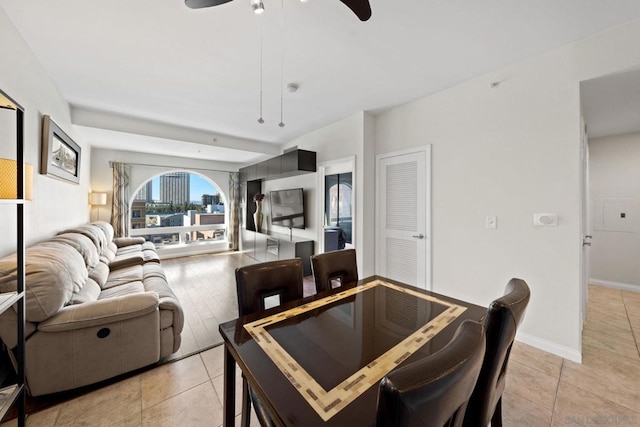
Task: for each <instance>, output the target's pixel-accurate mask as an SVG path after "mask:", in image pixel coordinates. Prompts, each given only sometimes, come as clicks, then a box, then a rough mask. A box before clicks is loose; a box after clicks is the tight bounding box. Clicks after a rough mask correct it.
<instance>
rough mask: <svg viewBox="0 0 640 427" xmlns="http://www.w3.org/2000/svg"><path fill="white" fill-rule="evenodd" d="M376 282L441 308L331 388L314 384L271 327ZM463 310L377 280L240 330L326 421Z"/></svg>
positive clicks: (299, 316) (294, 319)
mask: <svg viewBox="0 0 640 427" xmlns="http://www.w3.org/2000/svg"><path fill="white" fill-rule="evenodd" d="M380 286H382V287H386V288H388V289H390V290H393V291H397V292H401V293H403V294H410V295H412V296H414V297H417V298H421V299H424V300H427V301H430V302H431V303H434V304H436V305H441V306H442V311H441V312H440V313H439V314H438V315H437V316H435V317H433V318H432V319H431V320H430V321H428V322H427V323H426V324H424V325H421V326H419V327H418V328H417V329H416V330H415V332H413V333H411V334H410V335H408V336H407V337H406V338H404V339H403V340H402V341H400V342H399V343H397V344H395V345H394V346H393V347H391V348H390V349H388V350H387V351H386V352H384V353H383V354H381V355H379V356H377V357H376V358H375V359H373V360H371V361H369V362H368V363H367V364H366V365H365V366H363V367H362V368H361V369H359V370H357V371H356V372H354V373H353V374H351V375H350V376H348V377H347V378H346V379H344V380H343V381H341V382H340V383H338V384H337V385H335V386H329V387H326V384H325V386H323V385H321V384H320V382H319V381H317V380H316V378H314V376H313V375H312V374H310V373H309V372H308V370H307V369H305V368H304V367H303V366H302V365H301V364H300V363H299V362H298V361H297V360H296V359H295V358H294V357H293V356H292V355H291V354H290V353H289V352H288V351H287V350H286V348H285V346H283V345H281V343H280V342H279V341H278V338H277V335H276V334H275V332H274V331H273V328H274V327H277V326H278V324H279V323H281V322H285V321H288V322H296V321H297V320H298V318H301V317H303V315H304V314H305V313H307V312H310V311H313V310H318V309H321V308H323V307H326V306H329V305H331V304H332V303H337V302H339V300H342V299H345V298H349V297H353V296H354V295H356V294H358V293H361V292H366V291H368V290H372V289H374V288H377V287H380ZM466 309H467V308H466V307H464V306H461V305H457V304H454V303H452V302H449V301H445V300H442V299H439V298H436V297H434V296H431V295H427V294H425V293H422V292H417V291H414V290H412V289H410V288H407V287H401V286H397V285H395V284H393V283H389V282H386V281H383V280H379V279H377V280H373V281H371V282H369V283H366V284H364V285H362V286H356V287H353V288H350V289H347V290H345V291H343V292H339V293H336V294H333V295H330V296H328V297H325V298H322V299H318V300H314V301H311V302H308V303H306V304H303V305H300V306H297V307H294V308H291V309H289V310H287V311H283V312H281V313H277V314H274V315H271V316H269V317H264V318H261V319H258V320H256V321H253V322H251V323H247V324H245V325H244V328H245V330H246V331H247V332H248V333H249V334H250V335H251V337H252V338H253V340H254V341H255V342H256V343H257V344H258V345H259V346H260V348H262V350H264V352H265V353H266V354H267V355H268V356H269V358H270V359H271V360H272V361H273V363H274V364H275V365H276V366H277V368H278V369H279V370H280V371H281V372H282V374H283V375H284V376H285V377H286V378H287V379H288V380H289V382H290V383H291V384H292V385H293V387H294V388H295V389H296V390H297V391H298V392H299V393H300V395H301V396H302V397H303V398H304V400H306V401H307V402H308V403H309V405H310V406H311V407H312V408H313V409H314V410H315V411H316V413H317V414H318V415H319V416H320V417H321V418H322V419H323V420H324V421H327V420H329V419H330V418H331V417H333V416H334V415H336V414H337V413H339V412H340V411H341V410H342V409H344V408H345V407H346V406H348V405H349V404H350V403H351V402H353V401H354V400H355V399H356V398H358V397H359V396H360V395H361V394H362V393H363V392H364V391H366V390H367V389H369V388H370V387H372V386H374V385H376V384H378V383H379V382H380V380H381V379H382V378H383V377H384V376H385V375H387V374H388V373H389V372H391V371H392V370H393V369H395V368H396V367H397V366H398V365H400V364H401V363H402V362H403V361H405V360H406V359H407V358H409V357H410V356H411V355H412V354H414V353H415V352H416V351H418V350H419V349H420V348H421V347H423V346H424V345H425V344H426V343H428V342H429V341H430V340H431V339H432V338H433V337H434V336H436V335H437V334H438V333H439V332H441V331H442V330H443V329H444V328H445V327H447V326H448V325H449V324H451V323H452V322H453V321H455V320H456V319H457V318H458V317H459V316H460V315H461V314H462V313H464V312H465V310H466Z"/></svg>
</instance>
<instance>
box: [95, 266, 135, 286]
mask: <svg viewBox="0 0 640 427" xmlns="http://www.w3.org/2000/svg"><path fill="white" fill-rule="evenodd" d="M138 280H142V266H141V265H132V266H130V267H125V268H121V269H118V270H113V271H112V272H111V273H109V278H108V279H107V282H106V283H105V284H104V285H102V290H103V291H104V290H105V289H109V288H113V287H114V286H122V285H126V284H127V283H129V282H135V281H138Z"/></svg>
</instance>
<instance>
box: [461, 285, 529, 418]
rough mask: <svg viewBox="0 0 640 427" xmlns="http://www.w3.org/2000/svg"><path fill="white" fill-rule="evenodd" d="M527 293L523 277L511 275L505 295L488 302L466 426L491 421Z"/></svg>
mask: <svg viewBox="0 0 640 427" xmlns="http://www.w3.org/2000/svg"><path fill="white" fill-rule="evenodd" d="M530 296H531V292H530V290H529V286H527V283H526V282H525V281H524V280H521V279H511V280H510V281H509V283H508V284H507V287H506V288H505V292H504V296H502V297H500V298H498V299H497V300H495V301H493V302H492V303H491V305H489V309H488V311H487V317H486V319H485V322H484V326H485V334H486V336H487V352H486V353H485V356H484V361H483V362H482V370H481V371H480V376H479V377H478V383H477V384H476V388H475V390H474V391H473V395H472V396H471V399H470V400H469V405H468V406H467V414H466V416H465V421H464V425H465V427H470V426H483V427H485V426H487V425H488V424H489V422H490V421H491V418H492V416H493V413H494V412H495V410H496V406H497V404H498V402H499V401H500V399H501V398H502V392H503V391H504V386H505V374H506V372H507V364H508V362H509V354H510V353H511V346H512V345H513V341H514V339H515V337H516V330H517V329H518V325H520V322H521V321H522V318H523V316H524V312H525V309H526V308H527V304H528V303H529V298H530Z"/></svg>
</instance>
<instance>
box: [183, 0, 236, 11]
mask: <svg viewBox="0 0 640 427" xmlns="http://www.w3.org/2000/svg"><path fill="white" fill-rule="evenodd" d="M230 1H231V0H184V4H186V5H187V7H190V8H191V9H201V8H203V7H211V6H218V5H220V4H225V3H229V2H230Z"/></svg>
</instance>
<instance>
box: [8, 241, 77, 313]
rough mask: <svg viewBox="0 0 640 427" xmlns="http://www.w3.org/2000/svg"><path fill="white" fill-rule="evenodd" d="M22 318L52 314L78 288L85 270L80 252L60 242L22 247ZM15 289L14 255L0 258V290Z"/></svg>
mask: <svg viewBox="0 0 640 427" xmlns="http://www.w3.org/2000/svg"><path fill="white" fill-rule="evenodd" d="M25 257H26V259H27V260H28V262H27V263H26V306H27V312H26V319H27V321H29V322H41V321H43V320H46V319H48V318H49V317H51V316H53V315H54V314H56V313H57V312H58V311H59V310H60V309H61V308H62V307H64V306H65V305H66V304H67V303H68V302H69V301H70V300H71V296H72V295H73V292H77V291H79V290H80V289H81V288H82V286H83V285H84V284H85V282H86V281H87V278H88V277H89V273H88V271H87V267H86V265H85V262H84V259H83V258H82V255H80V253H78V251H76V250H75V249H74V248H73V247H71V246H69V245H67V244H64V243H62V242H55V241H54V242H43V243H39V244H37V245H34V246H32V247H30V248H28V249H27V250H26V253H25ZM15 290H16V255H15V254H13V255H9V256H8V257H6V258H3V259H2V260H0V292H9V291H15Z"/></svg>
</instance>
